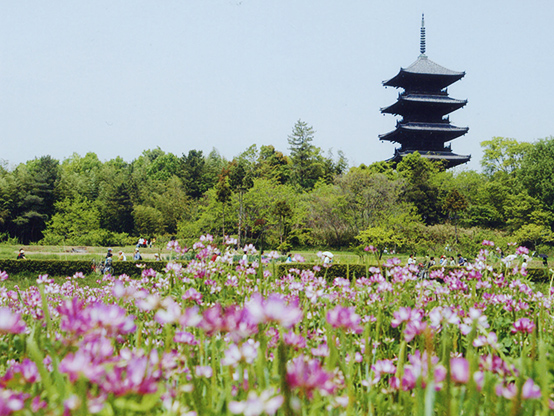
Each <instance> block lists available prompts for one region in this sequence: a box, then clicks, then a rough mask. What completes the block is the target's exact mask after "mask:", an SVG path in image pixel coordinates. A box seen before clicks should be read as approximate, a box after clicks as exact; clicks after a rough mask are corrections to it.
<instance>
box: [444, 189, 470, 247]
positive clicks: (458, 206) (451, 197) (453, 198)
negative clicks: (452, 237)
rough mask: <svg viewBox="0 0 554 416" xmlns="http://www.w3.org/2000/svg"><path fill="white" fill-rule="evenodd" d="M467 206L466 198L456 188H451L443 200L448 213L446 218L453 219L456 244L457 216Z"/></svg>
mask: <svg viewBox="0 0 554 416" xmlns="http://www.w3.org/2000/svg"><path fill="white" fill-rule="evenodd" d="M467 206H468V203H467V200H466V198H465V197H464V196H463V195H462V194H461V193H460V192H459V191H458V190H457V189H452V190H451V191H450V192H449V193H448V195H447V197H446V200H445V201H444V210H445V211H446V212H447V213H448V214H449V215H448V218H450V219H452V220H453V221H454V231H455V233H456V244H458V218H459V215H460V213H461V212H462V211H465V210H466V209H467Z"/></svg>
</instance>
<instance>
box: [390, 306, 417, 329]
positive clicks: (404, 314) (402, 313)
mask: <svg viewBox="0 0 554 416" xmlns="http://www.w3.org/2000/svg"><path fill="white" fill-rule="evenodd" d="M392 315H393V319H392V321H391V326H392V327H393V328H396V327H398V326H400V324H402V323H403V322H409V321H413V320H416V321H421V312H420V311H419V310H417V309H414V310H412V308H410V307H401V308H400V309H399V310H398V311H396V312H393V314H392Z"/></svg>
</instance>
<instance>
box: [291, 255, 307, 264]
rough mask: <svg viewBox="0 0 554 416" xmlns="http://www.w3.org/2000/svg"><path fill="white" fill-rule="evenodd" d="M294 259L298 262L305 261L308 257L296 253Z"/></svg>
mask: <svg viewBox="0 0 554 416" xmlns="http://www.w3.org/2000/svg"><path fill="white" fill-rule="evenodd" d="M292 261H294V262H297V263H304V262H305V261H306V259H305V258H304V257H302V256H301V255H300V254H295V255H294V256H292Z"/></svg>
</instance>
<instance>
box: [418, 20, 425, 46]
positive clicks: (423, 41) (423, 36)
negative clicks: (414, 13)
mask: <svg viewBox="0 0 554 416" xmlns="http://www.w3.org/2000/svg"><path fill="white" fill-rule="evenodd" d="M419 51H420V52H421V54H422V55H425V15H424V14H423V13H421V40H420V42H419Z"/></svg>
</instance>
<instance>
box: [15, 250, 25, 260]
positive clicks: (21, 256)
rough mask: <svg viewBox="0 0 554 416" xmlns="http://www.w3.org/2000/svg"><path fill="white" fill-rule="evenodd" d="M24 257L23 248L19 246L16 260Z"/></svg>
mask: <svg viewBox="0 0 554 416" xmlns="http://www.w3.org/2000/svg"><path fill="white" fill-rule="evenodd" d="M25 258H26V257H25V250H23V249H22V248H20V249H19V253H17V260H25Z"/></svg>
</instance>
